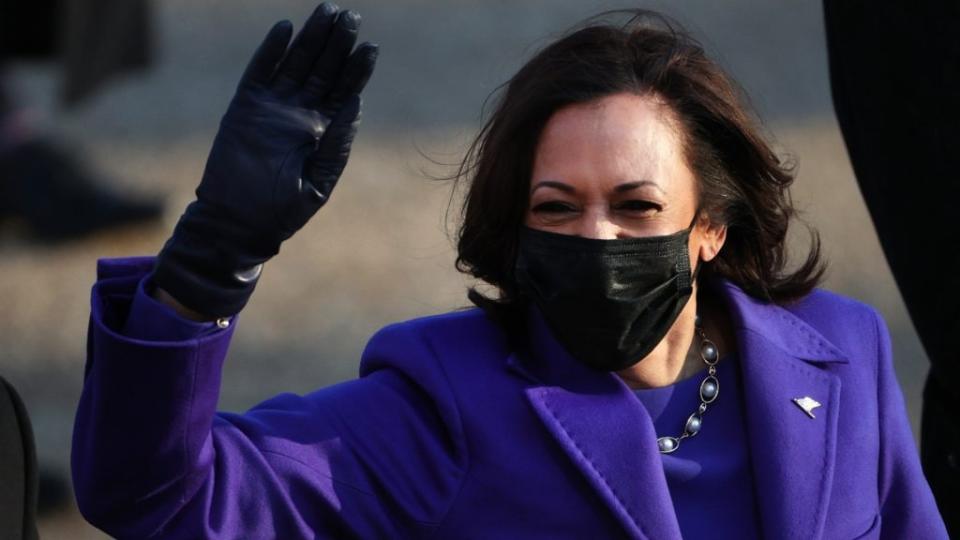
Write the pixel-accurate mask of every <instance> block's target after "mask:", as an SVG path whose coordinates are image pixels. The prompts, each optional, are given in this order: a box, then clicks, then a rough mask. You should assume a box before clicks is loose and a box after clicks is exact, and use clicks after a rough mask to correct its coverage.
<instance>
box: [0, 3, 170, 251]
mask: <svg viewBox="0 0 960 540" xmlns="http://www.w3.org/2000/svg"><path fill="white" fill-rule="evenodd" d="M149 30H150V24H149V10H148V4H147V2H146V0H133V1H131V0H40V1H31V2H18V1H15V0H0V222H8V223H10V222H12V223H17V224H19V225H21V226H22V228H23V229H25V232H26V233H27V234H28V235H29V236H30V237H32V238H34V239H36V240H38V241H41V242H58V241H65V240H72V239H75V238H79V237H82V236H85V235H88V234H90V233H93V232H97V231H101V230H105V229H111V228H114V227H118V226H123V225H127V224H131V223H138V222H143V221H148V220H154V219H157V218H159V217H160V214H161V211H162V205H161V203H160V202H159V201H158V200H154V199H150V198H143V197H132V196H130V195H125V194H122V193H119V192H117V191H116V190H114V189H112V188H110V187H109V186H108V185H106V184H105V183H104V182H103V181H101V180H99V179H97V178H96V177H95V175H94V174H93V173H91V172H90V171H89V170H88V169H87V168H86V167H85V166H84V165H83V164H82V162H81V160H80V159H78V157H77V156H76V152H75V151H72V150H68V149H69V148H70V146H71V144H70V141H65V140H55V139H54V138H52V137H51V136H50V135H49V134H47V133H44V132H43V131H42V130H41V129H39V128H38V127H37V125H36V121H35V119H34V118H31V114H32V113H31V111H29V110H27V109H25V108H24V107H22V106H20V105H18V103H17V100H16V96H15V92H14V91H13V90H12V89H11V86H12V85H11V84H10V82H9V81H8V80H7V79H8V78H9V75H8V73H7V72H6V71H5V68H6V67H7V66H8V65H9V64H11V63H12V62H14V61H44V62H55V63H56V64H57V67H58V71H59V72H60V74H61V76H62V80H61V83H62V84H61V92H60V95H61V101H62V103H63V105H64V106H65V107H67V108H72V107H75V106H77V105H78V104H79V103H81V102H82V101H83V100H84V99H88V98H89V97H90V96H92V95H93V94H94V93H96V91H98V90H99V89H100V88H101V87H102V86H103V84H104V83H105V82H106V81H108V80H109V79H111V78H113V77H115V76H117V75H119V74H121V73H124V72H128V71H132V70H137V69H144V68H146V67H147V66H148V65H149V63H150V46H149V45H150V31H149Z"/></svg>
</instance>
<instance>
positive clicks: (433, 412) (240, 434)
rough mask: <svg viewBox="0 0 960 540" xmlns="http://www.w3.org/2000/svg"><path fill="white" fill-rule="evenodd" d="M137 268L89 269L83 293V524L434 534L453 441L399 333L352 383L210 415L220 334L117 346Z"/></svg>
mask: <svg viewBox="0 0 960 540" xmlns="http://www.w3.org/2000/svg"><path fill="white" fill-rule="evenodd" d="M147 266H149V265H146V264H145V265H139V266H137V265H127V266H126V267H123V266H122V265H121V266H117V265H113V266H111V265H110V263H109V262H103V261H102V262H101V267H100V271H99V272H98V281H97V283H96V284H95V285H94V287H93V295H92V302H93V304H92V306H91V317H90V327H89V334H88V344H87V348H88V356H87V365H86V368H85V376H84V387H83V393H82V396H81V400H80V404H79V406H78V411H77V417H76V422H75V426H74V441H73V453H72V469H73V476H74V488H75V491H76V496H77V502H78V505H79V507H80V510H81V512H82V513H83V515H84V516H85V517H86V518H87V519H88V520H89V521H90V522H91V523H93V524H94V525H96V526H98V527H100V528H101V529H103V530H104V531H106V532H107V533H109V534H111V535H113V536H115V537H118V538H152V537H163V538H291V539H294V538H343V537H362V538H400V537H410V536H419V535H421V534H425V533H428V532H429V531H430V530H432V529H433V528H434V527H435V525H436V523H437V522H439V521H440V520H441V519H442V516H443V515H444V513H445V511H446V509H447V506H448V505H449V504H450V502H451V501H452V498H453V496H454V494H455V493H456V491H457V489H458V487H459V483H460V480H461V475H462V471H463V470H464V467H465V463H464V456H463V454H462V453H461V452H459V450H458V449H459V448H461V447H462V445H461V437H462V433H461V430H460V428H459V420H458V415H457V411H456V406H455V403H454V400H453V398H452V396H450V395H449V390H448V388H447V385H445V382H444V380H443V377H442V375H441V374H438V373H436V372H435V371H434V370H435V368H436V366H435V365H434V362H435V359H434V358H433V357H432V355H431V352H430V351H429V350H428V349H427V348H425V347H424V346H422V345H420V340H418V339H417V338H416V336H414V335H412V334H411V331H410V330H409V329H408V328H406V327H405V326H403V325H398V326H395V327H390V328H388V329H385V330H383V331H381V332H380V333H379V334H378V335H377V336H375V337H374V338H373V339H372V340H371V342H370V344H369V345H368V349H371V350H373V351H392V352H391V353H390V359H388V360H387V361H385V362H382V363H381V365H382V367H381V369H377V370H373V371H371V372H369V373H368V374H366V375H365V376H363V377H361V378H360V379H357V380H353V381H348V382H345V383H342V384H339V385H335V386H332V387H328V388H324V389H321V390H319V391H316V392H313V393H311V394H308V395H305V396H296V395H292V394H284V395H280V396H277V397H275V398H273V399H271V400H268V401H266V402H264V403H262V404H260V405H258V406H256V407H254V408H253V409H251V410H250V411H248V412H246V413H245V414H229V413H216V411H215V409H216V404H217V399H218V396H219V387H220V374H221V368H222V366H223V362H224V358H225V356H226V353H227V349H228V345H229V342H230V338H231V336H232V334H233V331H234V329H235V325H231V326H230V328H228V329H226V330H225V331H222V332H215V333H212V334H207V335H202V336H200V337H197V338H194V339H185V340H181V341H146V340H139V339H134V338H130V337H127V336H125V335H123V333H122V329H123V328H125V327H126V320H125V319H126V317H127V316H128V314H129V308H130V301H131V297H132V295H133V294H134V291H135V288H136V284H137V283H138V282H139V281H140V280H141V279H142V277H143V275H144V272H145V271H146V267H147ZM118 329H120V330H118ZM270 361H276V360H274V359H271V360H270ZM431 373H432V374H431Z"/></svg>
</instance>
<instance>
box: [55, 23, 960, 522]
mask: <svg viewBox="0 0 960 540" xmlns="http://www.w3.org/2000/svg"><path fill="white" fill-rule="evenodd" d="M655 22H656V20H654V21H651V20H650V17H645V16H643V15H642V14H640V15H638V16H637V17H636V18H634V19H633V20H631V21H630V22H629V23H627V24H626V25H624V26H622V27H617V26H607V25H602V24H598V23H596V24H594V23H592V24H588V25H587V26H585V27H584V28H582V29H580V30H578V31H575V32H572V33H570V34H569V35H568V36H566V37H564V38H563V39H560V40H559V41H557V42H556V43H553V44H552V45H550V46H548V47H547V48H545V49H544V50H543V51H541V52H540V53H539V54H538V55H537V56H535V57H534V58H533V59H532V60H531V61H530V62H528V63H527V64H526V65H525V66H524V67H523V68H522V69H521V70H520V72H519V73H517V75H516V76H515V77H514V78H513V79H512V80H511V81H510V83H509V85H508V86H507V88H506V92H505V94H504V96H503V97H502V99H501V101H500V103H499V105H498V108H497V110H496V112H495V113H494V114H493V115H492V117H491V118H490V120H489V122H488V123H487V125H486V126H485V128H484V129H483V131H482V132H481V133H480V135H479V137H478V139H477V143H476V144H475V145H474V147H473V151H472V152H471V153H470V155H469V156H468V158H467V160H466V161H465V165H464V168H463V169H462V171H461V172H463V173H464V175H465V176H470V177H471V181H472V183H471V186H470V190H469V193H468V196H467V199H466V202H465V207H464V220H463V225H462V228H461V231H460V239H459V246H458V247H459V260H458V265H459V267H460V268H461V269H462V270H465V271H467V272H469V273H471V274H472V275H474V276H476V277H478V278H480V279H482V280H483V281H486V282H487V283H489V284H491V285H493V286H494V287H495V289H496V290H497V292H498V294H497V295H496V296H495V297H486V296H484V295H482V294H480V293H479V292H476V291H472V292H471V293H470V298H471V299H472V300H473V301H474V303H475V304H477V305H478V306H479V307H480V308H481V309H472V310H465V311H459V312H454V313H449V314H444V315H438V316H434V317H428V318H424V319H418V320H413V321H408V322H405V323H400V324H397V325H393V326H389V327H387V328H385V329H383V330H382V331H380V332H379V333H377V335H375V336H374V337H373V338H372V339H371V340H370V342H369V344H368V345H367V348H366V350H365V352H364V354H363V358H362V359H361V366H360V378H358V379H357V380H354V381H349V382H346V383H342V384H339V385H336V386H333V387H330V388H325V389H322V390H318V391H316V392H314V393H312V394H309V395H306V396H294V395H281V396H278V397H276V398H274V399H272V400H269V401H267V402H265V403H263V404H261V405H258V406H257V407H255V408H254V409H252V410H250V411H248V412H247V413H245V414H242V415H238V414H228V413H215V410H214V409H215V405H216V401H217V393H218V390H219V377H220V370H221V365H222V362H223V359H224V356H225V354H226V349H227V345H228V343H229V340H230V337H231V335H232V333H233V331H234V329H235V327H236V318H235V317H234V315H235V314H236V313H238V312H239V311H240V309H241V308H242V307H243V305H244V304H245V303H246V301H247V299H248V298H249V295H250V294H251V292H252V290H253V287H254V285H255V284H256V281H257V278H258V277H259V275H260V271H261V269H262V265H263V264H264V263H265V262H266V261H267V260H268V259H269V258H270V257H272V256H273V255H275V254H276V253H277V252H278V250H279V247H280V243H281V242H282V241H283V240H284V239H286V238H288V237H289V236H290V235H292V234H293V233H294V232H296V230H297V229H299V228H300V227H301V226H302V225H303V224H304V223H305V222H306V221H307V220H308V219H309V218H310V216H311V215H312V214H313V213H314V212H315V211H316V210H317V209H318V208H319V207H320V206H322V205H323V204H325V203H326V202H327V201H328V199H329V196H330V193H331V190H332V188H333V186H334V184H335V183H336V181H337V178H338V177H339V175H340V173H341V171H342V170H343V167H344V165H345V163H346V159H347V155H348V152H349V146H350V143H351V141H352V138H353V135H354V133H355V130H356V122H357V118H358V115H359V105H360V101H359V93H360V92H361V91H362V88H363V86H364V84H365V82H366V80H367V79H368V77H369V75H370V73H371V71H372V68H373V63H374V59H375V55H376V49H375V47H373V46H371V45H367V44H363V45H360V46H358V47H357V48H356V49H355V50H353V44H354V42H355V39H356V30H357V23H358V18H357V17H356V15H355V14H353V13H352V12H349V11H346V12H339V11H338V10H337V8H335V7H334V6H331V5H321V6H320V7H319V8H318V9H317V11H316V12H315V13H314V14H313V15H312V16H311V18H310V19H309V20H308V21H307V23H306V24H305V26H304V29H303V30H302V31H301V32H300V34H299V35H298V37H297V38H295V39H294V41H293V43H292V45H290V48H289V50H287V43H288V41H289V37H290V32H291V31H290V27H289V25H288V24H285V23H281V24H279V25H277V26H275V27H274V29H273V30H271V32H270V33H269V34H268V36H267V38H266V40H265V41H264V43H263V45H261V47H260V49H259V50H258V52H257V53H256V54H255V55H254V58H253V60H252V61H251V64H250V67H248V69H247V71H246V73H245V74H244V77H243V79H242V80H241V83H240V86H239V88H238V91H237V95H236V97H235V98H234V100H233V101H232V102H231V105H230V107H229V109H228V111H227V113H226V115H225V117H224V119H223V122H222V124H221V128H220V131H219V133H218V135H217V138H216V140H215V142H214V146H213V150H212V151H211V155H210V158H209V161H208V164H207V168H206V170H205V172H204V177H203V179H202V180H201V183H200V186H199V188H198V189H197V199H196V200H195V201H194V202H193V203H191V205H190V206H189V207H188V208H187V210H186V212H185V213H184V215H183V217H182V218H181V220H180V222H179V223H178V225H177V227H176V229H175V231H174V233H173V235H172V236H171V238H170V240H169V241H168V242H167V244H166V245H165V246H164V248H163V250H162V251H161V253H160V255H159V257H158V258H156V260H155V259H153V258H139V259H120V260H103V261H101V262H100V265H99V275H98V282H97V284H96V285H95V286H94V290H93V306H92V315H91V333H90V340H89V347H90V352H89V360H88V365H87V373H86V379H85V384H84V393H83V397H82V399H81V403H80V407H79V411H78V415H77V424H76V428H75V439H74V448H73V459H74V467H73V470H74V478H75V486H76V490H77V498H78V502H79V504H80V508H81V511H82V512H83V513H84V515H85V516H86V517H87V518H88V519H89V520H90V521H91V522H93V523H94V524H96V525H98V526H100V527H101V528H103V529H104V530H106V531H107V532H109V533H111V534H113V535H116V536H118V537H136V538H142V537H183V538H197V537H210V538H307V537H309V538H312V537H324V538H326V537H335V538H340V537H360V538H418V537H428V536H429V537H434V538H616V537H631V538H657V539H660V538H680V537H681V535H683V536H685V537H688V538H698V537H702V536H706V535H707V534H710V535H712V536H719V537H724V538H727V537H729V538H750V537H758V536H764V537H769V538H796V539H799V538H804V539H808V538H860V537H862V538H879V537H881V536H883V537H890V538H904V537H909V538H945V537H946V534H945V532H944V530H943V525H942V521H941V520H940V518H939V516H938V515H937V511H936V506H935V505H934V502H933V499H932V497H931V495H930V492H929V487H928V486H927V484H926V482H925V480H924V479H923V476H922V474H921V472H920V468H919V464H918V460H917V456H916V451H915V448H914V444H913V440H912V438H911V433H910V429H909V425H908V422H907V419H906V415H905V411H904V405H903V399H902V396H901V394H900V391H899V389H898V387H897V383H896V380H895V378H894V373H893V368H892V362H891V358H890V346H889V339H888V336H887V333H886V329H885V326H884V324H883V323H882V321H881V320H880V318H879V316H878V315H877V314H876V312H875V311H873V310H872V309H871V308H869V307H866V306H864V305H862V304H858V303H856V302H853V301H851V300H847V299H843V298H840V297H838V296H835V295H832V294H830V293H826V292H823V291H817V290H814V286H815V284H816V282H817V279H818V278H819V275H820V262H819V257H818V253H817V249H816V247H814V249H813V250H812V251H811V253H810V254H809V256H808V257H807V259H806V263H805V264H803V265H802V266H801V267H800V268H799V269H798V270H796V271H792V272H790V271H786V270H785V269H784V264H785V251H784V250H785V248H784V238H785V233H786V229H787V225H788V222H789V220H790V218H791V216H792V213H793V210H792V208H791V206H790V203H789V197H788V192H787V188H788V186H789V184H790V182H791V180H792V178H791V176H790V174H789V173H788V172H787V171H786V170H785V169H784V168H783V167H782V166H781V164H780V162H779V161H778V160H777V158H776V156H775V155H774V154H773V152H772V151H771V150H770V149H769V148H768V146H767V145H766V143H765V142H764V141H763V140H762V139H761V138H760V137H759V136H758V135H757V133H756V131H755V128H754V127H753V126H752V124H751V122H750V120H749V117H748V115H747V114H746V113H745V112H744V109H743V108H742V106H741V105H740V104H739V103H738V102H737V99H736V93H735V91H734V90H733V86H732V84H731V83H730V81H729V80H728V79H727V78H726V77H725V76H724V75H723V74H722V73H721V71H720V70H719V69H718V68H717V67H716V66H715V65H714V64H713V63H712V62H710V61H709V60H708V59H707V58H706V57H705V56H704V54H703V52H702V50H701V49H700V48H699V47H698V46H697V45H696V44H695V43H694V42H693V41H692V40H690V39H689V38H688V37H686V36H685V35H683V34H682V33H680V32H677V31H675V30H672V29H671V28H670V27H669V26H665V25H663V24H659V25H658V24H653V23H655ZM351 50H352V51H353V52H351ZM814 246H816V244H814ZM721 386H722V388H723V392H720V391H719V390H720V388H721Z"/></svg>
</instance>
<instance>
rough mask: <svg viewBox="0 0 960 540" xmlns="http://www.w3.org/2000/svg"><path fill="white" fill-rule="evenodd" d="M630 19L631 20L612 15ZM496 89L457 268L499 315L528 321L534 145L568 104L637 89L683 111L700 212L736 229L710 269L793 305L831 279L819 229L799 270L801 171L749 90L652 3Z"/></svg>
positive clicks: (591, 26) (464, 170) (476, 299)
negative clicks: (797, 183) (770, 132)
mask: <svg viewBox="0 0 960 540" xmlns="http://www.w3.org/2000/svg"><path fill="white" fill-rule="evenodd" d="M612 16H620V17H623V16H626V17H627V18H628V20H627V21H626V22H625V23H622V24H614V23H610V22H605V21H606V20H608V19H609V18H610V17H612ZM498 92H499V93H496V94H495V95H496V96H497V97H496V101H495V102H494V104H495V109H494V112H493V114H492V115H491V116H490V117H489V119H488V120H487V121H486V123H485V124H484V126H483V128H482V129H481V130H480V132H479V134H478V135H477V137H476V139H475V140H474V141H473V143H472V144H471V146H470V147H469V149H468V151H467V154H466V156H465V158H464V160H463V162H462V163H461V164H460V167H459V170H458V173H457V175H456V176H455V178H456V179H457V180H466V181H468V182H469V184H468V186H469V187H468V189H467V191H466V194H465V198H464V201H463V206H462V209H461V211H462V214H461V219H462V221H461V224H460V228H459V231H458V237H457V248H458V257H457V268H458V270H460V271H461V272H465V273H468V274H470V275H472V276H474V277H476V278H479V279H480V280H483V281H485V282H487V283H488V284H490V285H492V286H493V287H494V288H495V289H496V292H495V294H494V295H490V296H488V295H484V294H482V293H481V292H479V291H478V290H477V289H476V288H473V289H471V290H470V292H469V298H470V300H471V301H472V302H473V303H474V304H476V305H478V306H479V307H481V308H483V309H484V310H486V311H487V313H488V314H489V315H491V316H493V318H494V319H495V320H498V321H499V322H501V323H506V324H507V325H508V326H511V325H512V324H513V323H516V322H518V320H517V316H518V315H519V311H520V310H519V309H517V308H518V307H519V306H521V305H523V303H524V302H523V300H522V299H521V298H520V297H519V296H518V293H517V289H516V284H515V282H514V263H515V259H516V254H517V242H518V239H517V236H518V234H517V233H518V231H519V229H520V226H521V224H522V223H523V219H524V215H525V211H526V207H527V205H528V204H529V200H528V197H529V183H530V175H531V173H532V167H533V159H534V153H535V151H536V147H537V143H538V140H539V138H540V134H541V132H542V130H543V128H544V125H545V124H546V123H547V120H548V119H549V118H550V117H551V116H552V115H553V113H555V112H556V111H557V110H558V109H560V108H562V107H564V106H567V105H571V104H575V103H584V102H589V101H593V100H596V99H598V98H602V97H605V96H609V95H611V94H617V93H623V92H629V93H633V94H636V95H641V96H652V97H656V98H657V99H658V101H661V102H663V103H665V104H666V105H667V106H668V107H669V108H670V109H671V110H672V112H673V113H674V115H675V117H676V118H677V119H678V120H679V125H680V129H681V132H682V133H681V140H682V144H683V147H684V153H685V158H686V159H687V162H688V164H689V166H690V167H691V170H692V171H693V172H694V175H695V176H696V178H697V181H698V183H699V186H698V187H699V189H698V193H699V199H700V200H699V204H700V209H701V211H700V212H701V213H700V219H706V220H709V222H710V223H713V224H725V225H726V226H727V239H726V243H725V244H724V246H723V249H722V250H721V251H720V253H719V255H718V256H717V257H716V258H715V259H714V260H713V261H711V262H710V263H709V264H707V265H704V270H703V272H702V273H701V275H702V276H703V275H709V274H713V275H717V276H721V277H724V278H726V279H729V280H730V281H732V282H734V283H736V284H737V285H738V286H740V287H741V288H742V289H743V290H744V291H746V292H747V293H748V294H750V295H752V296H754V297H756V298H760V299H763V300H766V301H770V302H775V303H780V304H783V303H788V302H790V301H793V300H796V299H799V298H801V297H803V296H804V295H806V294H807V293H809V292H810V290H811V289H812V288H813V287H815V286H816V285H817V283H818V282H819V281H820V279H821V278H822V275H823V272H824V265H823V263H822V262H821V258H820V241H819V236H818V235H817V233H816V232H815V231H813V230H812V229H810V234H811V239H812V242H811V246H810V249H809V251H808V253H807V255H806V260H805V261H804V262H803V263H802V264H800V265H799V266H798V267H796V268H794V269H792V270H788V269H787V263H788V257H787V249H786V237H787V228H788V226H789V224H790V221H791V219H792V218H794V217H795V215H796V211H795V209H794V207H793V204H792V201H791V198H790V194H789V191H788V188H789V186H790V184H791V183H792V182H793V169H792V167H791V166H790V165H789V163H787V162H786V161H784V160H782V159H781V158H780V157H779V156H778V155H777V154H776V153H775V152H774V151H773V150H772V149H771V148H770V146H769V145H768V143H767V142H766V141H765V140H764V138H763V137H762V136H761V134H760V130H759V127H758V123H757V121H756V120H755V118H754V116H753V115H752V114H751V113H750V112H749V110H748V108H747V107H746V106H745V104H744V101H745V100H744V99H742V95H743V93H742V91H741V90H740V88H739V87H738V86H737V85H736V83H734V82H733V81H732V80H731V79H730V77H728V76H727V75H726V74H725V73H724V72H723V70H722V69H721V68H720V67H719V66H718V65H717V64H716V63H714V62H713V61H712V60H710V59H709V58H708V57H707V55H706V54H705V53H704V51H703V47H702V46H701V45H700V44H699V43H698V42H697V41H696V40H695V39H693V38H692V37H691V36H690V35H689V34H687V33H686V32H685V31H684V30H683V29H682V28H681V27H680V26H679V25H678V24H677V23H675V22H673V21H671V20H669V19H668V18H666V17H664V16H662V15H660V14H657V13H654V12H650V11H643V10H631V11H616V12H607V13H604V14H601V15H599V16H597V17H593V18H591V19H588V20H587V21H586V22H585V23H582V24H581V25H579V26H577V27H575V28H574V29H572V30H570V31H568V32H567V33H566V34H565V35H564V36H563V37H561V38H560V39H558V40H557V41H555V42H553V43H551V44H549V45H548V46H546V47H545V48H544V49H542V50H541V51H540V52H538V53H537V54H536V55H535V56H534V57H533V58H532V59H530V61H528V62H527V63H526V64H525V65H524V66H523V67H522V68H521V69H520V71H519V72H517V74H516V75H514V76H513V77H512V78H511V79H510V80H509V81H508V82H507V83H506V84H505V85H503V86H501V87H500V88H499V89H498Z"/></svg>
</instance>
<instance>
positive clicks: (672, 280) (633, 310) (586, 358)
mask: <svg viewBox="0 0 960 540" xmlns="http://www.w3.org/2000/svg"><path fill="white" fill-rule="evenodd" d="M691 230H692V226H691V227H690V228H687V229H684V230H682V231H680V232H678V233H675V234H671V235H666V236H654V237H646V238H628V239H617V240H596V239H592V238H582V237H579V236H569V235H565V234H556V233H550V232H545V231H539V230H536V229H530V228H528V227H522V228H521V231H520V244H519V253H518V256H517V263H516V277H517V285H518V286H519V289H520V292H521V294H523V295H525V296H527V297H528V298H529V299H530V300H532V301H533V302H534V303H535V304H536V305H537V307H539V308H540V311H541V313H542V314H543V317H544V319H545V320H546V322H547V324H548V326H549V327H550V329H551V330H552V331H553V334H554V336H555V337H556V339H557V341H559V342H560V344H562V345H563V346H564V347H565V348H566V349H567V352H569V353H570V354H571V355H573V357H574V358H576V359H577V360H579V361H581V362H583V363H584V364H587V365H588V366H590V367H591V368H593V369H596V370H602V371H618V370H621V369H624V368H627V367H629V366H632V365H633V364H635V363H637V362H639V361H640V360H642V359H643V358H644V357H646V356H647V355H648V354H649V353H650V351H652V350H653V348H654V347H656V345H657V344H658V343H660V340H661V339H663V337H664V336H665V335H667V331H669V330H670V327H671V326H673V323H674V321H676V319H677V317H678V316H679V315H680V311H681V310H682V309H683V307H684V306H685V305H686V303H687V300H689V298H690V295H691V293H692V292H693V285H692V284H693V279H694V278H695V274H694V275H691V272H690V257H689V253H688V248H687V242H688V239H689V238H690V231H691ZM698 270H699V268H698Z"/></svg>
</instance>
